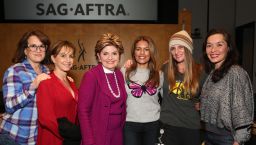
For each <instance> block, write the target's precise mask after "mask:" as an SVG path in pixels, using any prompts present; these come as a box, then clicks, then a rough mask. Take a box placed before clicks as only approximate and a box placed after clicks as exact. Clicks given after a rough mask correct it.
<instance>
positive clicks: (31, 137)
mask: <svg viewBox="0 0 256 145" xmlns="http://www.w3.org/2000/svg"><path fill="white" fill-rule="evenodd" d="M41 69H42V72H44V73H49V70H48V68H47V67H46V66H44V65H41ZM36 76H37V74H36V72H35V71H34V69H33V68H32V66H31V65H30V64H29V62H28V60H24V61H23V62H21V63H17V64H15V65H13V66H11V67H10V68H8V69H7V71H6V72H5V73H4V78H3V97H4V102H5V110H6V112H5V113H4V115H3V121H2V122H1V125H0V133H1V132H4V133H7V134H9V135H10V137H11V138H13V139H14V140H15V141H16V142H17V143H19V144H21V145H35V144H36V137H37V118H38V117H37V116H38V115H37V107H36V96H35V94H36V89H33V88H32V87H30V85H31V83H32V81H33V80H34V79H35V78H36Z"/></svg>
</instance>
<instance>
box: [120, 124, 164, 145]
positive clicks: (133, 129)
mask: <svg viewBox="0 0 256 145" xmlns="http://www.w3.org/2000/svg"><path fill="white" fill-rule="evenodd" d="M158 132H159V122H158V121H154V122H149V123H136V122H126V123H125V127H124V145H155V143H157V137H158V134H159V133H158Z"/></svg>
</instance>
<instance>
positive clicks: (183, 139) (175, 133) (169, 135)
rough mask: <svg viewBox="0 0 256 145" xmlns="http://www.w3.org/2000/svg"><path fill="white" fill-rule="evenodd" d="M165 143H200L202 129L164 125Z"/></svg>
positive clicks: (194, 144)
mask: <svg viewBox="0 0 256 145" xmlns="http://www.w3.org/2000/svg"><path fill="white" fill-rule="evenodd" d="M162 128H163V129H164V134H163V137H162V138H163V139H162V140H163V143H164V145H200V144H201V142H200V130H199V129H188V128H184V127H175V126H170V125H163V126H162Z"/></svg>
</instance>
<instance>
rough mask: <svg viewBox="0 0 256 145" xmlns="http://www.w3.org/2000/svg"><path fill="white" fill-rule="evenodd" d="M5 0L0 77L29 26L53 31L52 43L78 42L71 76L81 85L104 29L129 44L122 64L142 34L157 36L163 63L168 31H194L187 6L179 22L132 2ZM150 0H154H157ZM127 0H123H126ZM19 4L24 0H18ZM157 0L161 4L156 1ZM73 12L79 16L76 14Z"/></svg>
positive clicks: (51, 33)
mask: <svg viewBox="0 0 256 145" xmlns="http://www.w3.org/2000/svg"><path fill="white" fill-rule="evenodd" d="M7 1H15V0H7ZM7 1H5V3H4V8H5V11H4V12H3V13H4V14H1V15H2V16H3V17H2V18H1V21H2V23H0V42H1V48H0V55H1V56H0V62H1V63H0V78H1V80H2V78H3V73H4V71H5V70H6V69H7V68H8V67H9V66H10V65H12V62H11V59H12V57H13V55H14V52H15V50H16V46H17V43H18V41H19V39H20V38H21V36H22V35H23V34H24V33H25V32H27V31H29V30H35V29H38V30H41V31H42V32H44V33H45V34H47V35H48V36H49V38H50V40H51V42H52V43H55V42H56V41H58V40H68V41H71V42H72V43H73V44H74V45H75V46H76V48H77V51H76V57H75V63H74V66H73V68H72V70H71V72H70V76H72V77H73V78H74V80H75V82H76V85H77V86H79V85H80V80H81V78H82V76H83V74H84V73H85V72H86V71H87V70H88V69H90V68H92V67H93V66H95V65H96V64H97V62H96V59H95V54H94V47H95V44H96V41H97V40H98V39H99V37H100V35H101V34H103V33H107V32H110V33H114V34H117V35H119V36H120V38H121V40H122V42H123V45H124V48H125V52H124V54H123V55H122V58H121V62H120V66H122V65H123V63H124V62H125V60H127V59H129V58H130V48H131V45H132V43H133V40H134V39H135V38H136V37H137V36H139V35H147V36H150V37H151V38H152V39H153V40H154V41H155V43H156V46H157V48H158V51H159V60H158V64H159V65H160V64H162V63H163V62H164V61H166V60H167V59H168V55H169V53H168V42H169V38H170V36H171V35H172V34H173V33H175V32H177V31H180V30H181V29H186V30H187V31H188V32H191V31H190V30H191V13H190V12H189V11H187V10H183V11H180V12H177V14H178V15H177V18H176V19H177V22H175V21H176V20H172V21H173V22H170V21H167V19H166V17H165V19H163V21H162V22H159V21H158V19H160V18H159V16H158V15H154V14H152V16H146V15H147V14H146V13H143V14H141V15H142V16H136V13H140V11H141V10H140V11H139V8H132V5H129V4H126V3H110V2H111V1H107V2H106V3H100V2H102V1H100V0H98V1H92V0H91V1H89V3H84V1H83V0H75V1H74V2H76V3H72V4H70V3H69V2H70V1H68V0H66V1H65V0H63V1H61V2H62V3H55V1H50V0H48V1H41V2H40V1H37V0H33V2H31V1H32V0H24V1H25V2H31V4H30V5H29V6H27V7H21V6H20V7H18V6H16V5H15V6H13V3H11V2H10V3H9V2H7ZM24 1H22V2H24ZM112 1H116V0H112ZM147 1H148V0H147ZM151 1H152V3H153V2H154V1H155V0H151ZM43 2H44V3H43ZM46 2H48V3H46ZM90 2H91V3H90ZM92 2H94V3H92ZM95 2H98V3H95ZM116 2H117V1H116ZM123 2H125V1H124V0H123ZM18 4H19V5H22V3H20V2H18ZM155 4H156V5H157V3H155ZM140 5H143V4H140ZM8 7H12V8H13V9H14V8H15V10H16V11H15V12H11V11H8V10H9V9H10V8H8ZM7 8H8V9H7ZM148 9H152V11H154V13H156V14H157V13H158V14H159V10H158V9H157V8H156V9H154V6H150V7H149V8H146V7H145V11H149V10H148ZM23 11H24V12H23ZM133 12H134V14H133ZM135 12H136V13H135ZM75 14H76V15H77V17H74V15H75ZM82 15H84V16H87V17H86V18H85V17H84V16H82ZM93 15H94V16H93ZM103 15H104V16H103ZM106 15H107V16H106ZM143 15H145V16H143ZM78 16H80V17H78ZM101 16H102V17H101ZM108 16H109V17H108ZM117 16H120V17H119V18H118V17H117ZM124 17H126V18H124ZM143 18H145V19H143ZM105 19H106V20H105ZM91 20H93V21H91ZM0 86H2V81H0Z"/></svg>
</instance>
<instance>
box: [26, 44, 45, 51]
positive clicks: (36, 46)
mask: <svg viewBox="0 0 256 145" xmlns="http://www.w3.org/2000/svg"><path fill="white" fill-rule="evenodd" d="M28 48H29V49H30V50H31V51H37V50H38V49H39V50H40V51H43V52H44V51H46V50H47V45H35V44H31V45H28Z"/></svg>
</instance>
